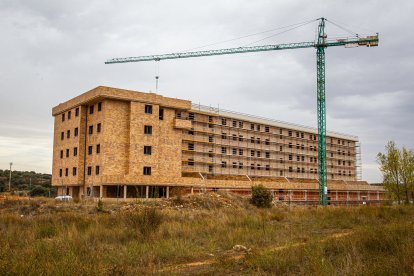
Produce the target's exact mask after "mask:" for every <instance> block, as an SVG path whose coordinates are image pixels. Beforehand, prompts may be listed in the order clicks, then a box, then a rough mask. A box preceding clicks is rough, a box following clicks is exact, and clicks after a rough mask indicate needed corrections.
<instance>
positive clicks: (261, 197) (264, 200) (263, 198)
mask: <svg viewBox="0 0 414 276" xmlns="http://www.w3.org/2000/svg"><path fill="white" fill-rule="evenodd" d="M272 200H273V196H272V193H271V192H270V191H269V190H268V189H266V188H265V187H264V186H263V185H257V186H253V187H252V198H251V200H250V202H251V203H252V204H253V205H255V206H257V207H259V208H270V207H272Z"/></svg>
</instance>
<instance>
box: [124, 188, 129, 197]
mask: <svg viewBox="0 0 414 276" xmlns="http://www.w3.org/2000/svg"><path fill="white" fill-rule="evenodd" d="M127 189H128V186H127V185H124V199H126V198H127Z"/></svg>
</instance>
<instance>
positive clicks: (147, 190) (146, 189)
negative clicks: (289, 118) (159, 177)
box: [145, 185, 149, 198]
mask: <svg viewBox="0 0 414 276" xmlns="http://www.w3.org/2000/svg"><path fill="white" fill-rule="evenodd" d="M148 197H149V186H148V185H147V186H145V198H148Z"/></svg>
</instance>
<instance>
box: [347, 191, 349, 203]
mask: <svg viewBox="0 0 414 276" xmlns="http://www.w3.org/2000/svg"><path fill="white" fill-rule="evenodd" d="M346 201H349V191H347V192H346Z"/></svg>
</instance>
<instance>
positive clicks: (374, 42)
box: [105, 36, 378, 64]
mask: <svg viewBox="0 0 414 276" xmlns="http://www.w3.org/2000/svg"><path fill="white" fill-rule="evenodd" d="M352 44H356V45H359V46H363V45H366V46H378V36H371V37H367V38H359V39H352V40H335V41H327V42H325V43H323V44H317V43H315V42H313V41H312V42H298V43H287V44H277V45H262V46H253V47H237V48H228V49H218V50H207V51H196V52H182V53H171V54H163V55H150V56H138V57H127V58H113V59H110V60H107V61H106V62H105V64H114V63H126V62H142V61H160V60H167V59H180V58H191V57H202V56H217V55H230V54H241V53H252V52H265V51H277V50H287V49H300V48H318V47H333V46H345V45H352Z"/></svg>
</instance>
